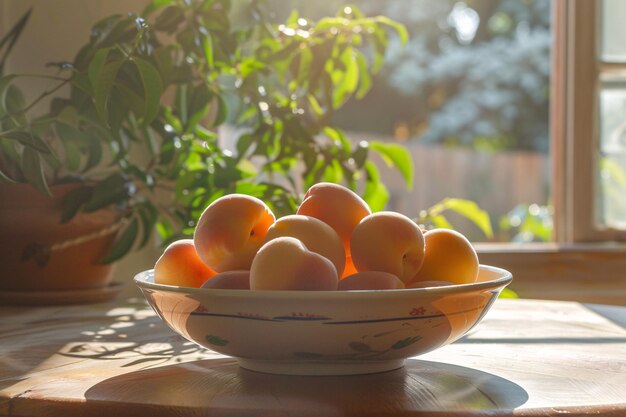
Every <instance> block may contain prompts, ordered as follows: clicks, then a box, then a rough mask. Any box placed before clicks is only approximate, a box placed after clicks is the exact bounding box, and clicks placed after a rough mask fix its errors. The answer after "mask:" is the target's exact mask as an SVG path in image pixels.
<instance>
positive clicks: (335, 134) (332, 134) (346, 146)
mask: <svg viewBox="0 0 626 417" xmlns="http://www.w3.org/2000/svg"><path fill="white" fill-rule="evenodd" d="M324 133H325V134H326V136H328V137H329V138H330V139H332V140H334V141H335V142H337V144H338V145H340V146H341V148H342V149H343V150H344V151H345V152H346V153H347V154H349V153H350V152H351V150H352V149H351V148H352V144H351V143H350V141H349V140H348V138H346V135H344V134H343V131H341V129H339V128H334V127H330V126H326V127H325V128H324Z"/></svg>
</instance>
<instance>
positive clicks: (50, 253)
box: [0, 184, 117, 291]
mask: <svg viewBox="0 0 626 417" xmlns="http://www.w3.org/2000/svg"><path fill="white" fill-rule="evenodd" d="M76 186H77V185H76V184H63V185H57V186H52V187H51V191H52V194H53V198H48V197H46V196H44V195H42V194H41V193H39V192H37V191H36V190H35V189H34V188H32V187H31V186H30V185H28V184H0V268H1V269H0V290H11V291H49V290H74V289H88V288H99V287H104V286H106V285H108V284H109V283H110V282H111V279H112V266H111V265H101V264H99V263H98V260H100V259H102V257H103V256H104V255H105V254H106V253H107V252H108V250H109V249H110V248H111V245H112V244H113V240H114V238H115V232H114V231H111V232H110V233H108V234H106V235H104V236H97V237H94V236H96V235H97V234H98V232H100V231H102V230H105V229H106V228H107V227H110V226H111V225H113V224H115V222H116V221H117V216H116V214H115V213H114V212H113V211H108V210H99V211H96V212H93V213H78V215H76V216H75V217H74V218H73V219H72V220H71V221H70V222H68V223H66V224H61V221H60V219H61V211H62V209H61V207H62V199H63V197H64V196H65V195H66V194H67V193H68V192H69V191H71V190H72V189H74V188H75V187H76ZM78 238H82V239H80V240H85V241H83V242H82V243H79V244H75V242H77V241H76V239H78Z"/></svg>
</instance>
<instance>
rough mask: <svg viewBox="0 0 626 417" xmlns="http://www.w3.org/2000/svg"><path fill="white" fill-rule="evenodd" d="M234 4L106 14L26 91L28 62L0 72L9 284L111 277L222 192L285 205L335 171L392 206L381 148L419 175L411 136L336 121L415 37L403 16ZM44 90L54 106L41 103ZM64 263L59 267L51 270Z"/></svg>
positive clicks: (175, 4)
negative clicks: (354, 129)
mask: <svg viewBox="0 0 626 417" xmlns="http://www.w3.org/2000/svg"><path fill="white" fill-rule="evenodd" d="M231 6H232V5H231V2H230V1H228V0H204V1H177V0H169V1H163V0H160V1H155V2H154V3H152V4H150V5H149V6H148V7H147V8H146V9H145V10H144V12H143V13H142V14H141V15H135V14H127V15H114V16H109V17H107V18H104V19H102V20H100V21H99V22H97V23H95V24H94V26H93V28H92V32H91V38H90V39H89V41H88V42H87V43H86V44H85V45H84V46H83V47H82V48H81V49H80V51H79V52H78V54H77V55H76V57H75V59H74V61H73V62H59V63H53V64H51V65H53V66H55V67H57V68H58V73H57V75H55V76H53V77H48V78H52V81H54V82H55V83H56V84H54V85H53V86H52V87H51V88H50V89H49V90H47V91H44V92H42V93H41V94H40V95H39V96H37V97H36V98H34V99H33V100H31V101H29V102H27V101H26V100H24V98H23V95H22V94H21V93H20V90H19V88H18V84H19V81H20V77H21V76H20V75H19V74H9V75H5V76H3V77H2V78H0V180H1V181H2V183H3V184H2V185H1V187H0V201H1V202H2V203H0V210H2V211H3V212H2V216H1V217H2V222H3V224H2V230H3V233H2V240H0V246H1V247H0V257H1V258H0V259H1V261H2V263H3V265H10V271H11V273H10V274H7V273H6V272H5V273H3V274H2V279H1V280H0V289H4V290H6V289H10V290H41V289H44V290H50V289H54V288H63V289H76V288H88V287H91V286H96V287H98V286H102V285H106V283H107V282H108V281H107V280H108V277H109V276H110V271H109V270H108V269H107V267H106V266H105V265H110V264H111V263H113V262H115V261H116V260H118V259H120V258H121V257H123V256H124V255H125V254H127V253H128V252H129V251H130V250H132V249H133V248H138V247H142V246H144V245H146V244H147V242H148V241H149V240H150V236H151V235H152V234H153V232H154V231H155V230H156V232H157V233H158V235H159V237H160V239H161V241H163V242H164V243H167V242H169V241H171V240H174V239H177V238H180V237H181V236H184V235H188V234H191V233H192V231H193V228H194V225H195V224H194V221H195V220H196V219H197V218H198V217H199V214H200V212H201V211H202V210H203V209H204V207H206V206H207V205H208V204H209V203H210V202H211V201H213V200H215V199H216V198H218V197H219V196H221V195H224V194H227V193H233V192H238V193H245V194H250V195H253V196H257V197H259V198H262V199H263V200H264V201H266V202H268V204H269V205H270V206H271V208H272V209H273V210H274V212H275V213H276V214H277V215H278V216H280V215H283V214H287V213H291V212H293V211H294V210H295V208H296V205H297V203H298V202H299V199H300V198H301V193H302V191H303V190H304V189H306V188H308V186H310V185H312V184H313V183H316V182H318V181H322V180H324V181H332V182H338V183H344V184H346V185H348V186H349V187H351V188H353V189H356V188H359V190H360V192H361V194H362V195H363V196H364V198H365V200H366V201H367V202H368V203H369V204H370V205H371V206H372V207H373V208H374V209H381V208H383V207H384V205H385V203H386V200H387V198H388V195H387V192H386V188H385V186H384V184H382V182H381V181H380V177H379V175H378V171H377V168H376V165H374V163H373V162H372V161H371V160H370V158H369V156H370V155H369V152H370V150H374V151H376V152H378V153H379V154H380V155H382V156H383V158H384V159H385V160H386V161H387V162H388V163H390V164H391V165H395V166H396V167H397V168H398V169H399V171H400V172H401V173H402V174H403V176H404V178H405V179H406V181H407V184H408V185H409V186H410V185H411V181H412V166H411V159H410V156H409V155H408V153H407V152H406V151H405V150H404V148H403V147H401V146H399V145H394V144H385V143H379V142H370V143H366V142H360V143H358V144H356V145H355V144H353V143H351V142H350V141H349V140H347V139H346V137H345V136H344V134H343V133H342V131H341V130H340V129H338V128H336V127H335V126H333V121H332V120H333V118H332V116H333V112H334V111H336V110H337V109H338V108H340V107H341V106H342V105H343V104H344V103H345V102H346V101H347V100H348V99H349V98H350V97H353V96H355V97H357V98H359V97H362V96H363V95H365V94H366V93H367V91H368V90H369V88H370V86H371V77H372V74H374V73H375V72H376V71H378V69H379V68H380V67H381V65H382V63H383V60H384V56H385V52H386V49H387V43H388V37H389V33H390V31H393V32H395V33H396V34H397V35H398V36H399V37H400V39H401V40H402V41H403V42H406V31H405V29H404V28H403V27H402V26H401V25H399V24H397V23H395V22H393V21H391V20H389V19H387V18H385V17H372V18H370V17H365V16H363V15H362V14H361V13H360V12H359V10H357V9H356V8H354V7H351V8H343V9H342V10H341V11H340V12H339V13H338V14H337V16H334V17H328V18H324V19H321V20H320V21H318V22H312V21H310V20H307V19H304V18H302V17H300V16H298V14H297V13H296V12H294V13H292V15H291V16H290V17H289V19H288V20H287V21H286V22H284V23H283V24H280V25H275V24H271V23H270V20H269V18H268V17H267V13H266V11H265V10H264V8H263V4H262V3H260V2H256V1H252V2H246V3H245V4H238V6H237V9H236V10H234V9H233V7H231ZM22 26H23V24H22ZM18 32H19V31H18ZM9 43H11V42H9ZM64 89H65V90H64ZM43 99H51V101H50V106H49V110H48V111H46V112H45V113H44V114H41V115H37V116H33V115H32V114H31V110H32V109H33V107H34V106H35V105H36V104H37V103H39V102H40V101H42V100H43ZM226 125H234V126H236V127H237V132H238V133H237V136H236V138H235V140H234V142H233V143H231V144H230V145H229V144H225V143H224V142H223V141H222V140H221V138H220V135H219V134H218V128H220V127H222V126H226ZM35 190H36V192H35ZM22 193H24V201H22V199H21V197H20V195H21V194H22ZM45 196H47V197H45ZM50 197H52V198H51V199H50ZM9 213H12V214H11V216H15V217H11V216H9ZM44 213H46V214H44ZM29 215H32V216H34V218H35V219H37V222H36V221H35V220H32V219H31V218H30V217H29ZM94 216H95V218H96V219H93V217H94ZM44 218H45V221H43V220H42V219H44ZM52 219H54V221H53V220H52ZM27 226H28V227H27ZM47 227H51V228H52V229H55V230H56V231H54V230H50V229H46V228H47ZM70 228H75V229H76V230H73V231H72V232H69V229H70ZM26 229H28V233H25V230H26ZM5 230H6V232H5ZM59 230H61V231H62V232H59ZM58 233H61V234H60V235H59V234H58ZM84 245H87V247H88V246H89V245H91V246H92V248H91V249H90V250H87V249H86V246H84ZM5 249H6V251H5ZM83 261H84V262H83ZM80 263H84V264H86V265H85V266H91V267H93V268H95V270H91V271H87V272H85V271H79V269H78V266H79V264H80ZM53 265H56V269H57V270H59V269H60V272H61V277H60V278H59V277H53V276H52V273H51V274H50V275H49V274H47V273H45V272H43V271H44V270H46V267H50V266H53ZM22 267H24V268H22ZM49 269H55V268H49ZM5 271H6V267H5ZM68 275H73V278H71V279H68V278H67V277H68ZM95 276H100V277H101V279H95V280H94V281H93V282H91V281H90V280H89V279H90V278H92V277H95Z"/></svg>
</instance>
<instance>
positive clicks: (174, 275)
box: [154, 239, 215, 288]
mask: <svg viewBox="0 0 626 417" xmlns="http://www.w3.org/2000/svg"><path fill="white" fill-rule="evenodd" d="M214 275H215V271H213V270H212V269H211V268H209V267H208V266H206V265H205V264H204V262H202V260H201V259H200V258H199V257H198V254H197V253H196V249H195V247H194V245H193V240H191V239H182V240H178V241H176V242H173V243H171V244H170V245H169V246H168V247H167V248H165V251H163V254H162V255H161V257H160V258H159V259H158V260H157V261H156V264H155V266H154V282H156V283H157V284H166V285H178V286H181V287H193V288H198V287H200V286H201V285H202V284H204V282H205V281H206V280H208V279H209V278H211V277H212V276H214Z"/></svg>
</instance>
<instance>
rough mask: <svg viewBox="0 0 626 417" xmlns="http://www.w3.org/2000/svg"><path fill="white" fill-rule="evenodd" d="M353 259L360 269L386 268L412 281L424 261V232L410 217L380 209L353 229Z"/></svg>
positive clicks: (377, 269)
mask: <svg viewBox="0 0 626 417" xmlns="http://www.w3.org/2000/svg"><path fill="white" fill-rule="evenodd" d="M350 245H351V249H352V261H353V262H354V266H356V269H357V270H358V271H359V272H364V271H385V272H389V273H391V274H393V275H395V276H397V277H398V278H400V280H402V282H404V283H407V282H410V281H409V280H411V279H412V278H413V277H414V276H415V274H416V273H417V271H419V269H420V267H421V266H422V262H423V261H424V236H423V235H422V231H421V230H420V228H419V227H418V226H417V225H416V224H415V222H413V221H412V220H411V219H409V218H408V217H406V216H404V215H402V214H400V213H395V212H391V211H380V212H378V213H374V214H370V215H369V216H367V217H365V218H364V219H363V220H361V222H360V223H359V224H358V226H357V227H355V229H354V232H352V239H351V242H350Z"/></svg>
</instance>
